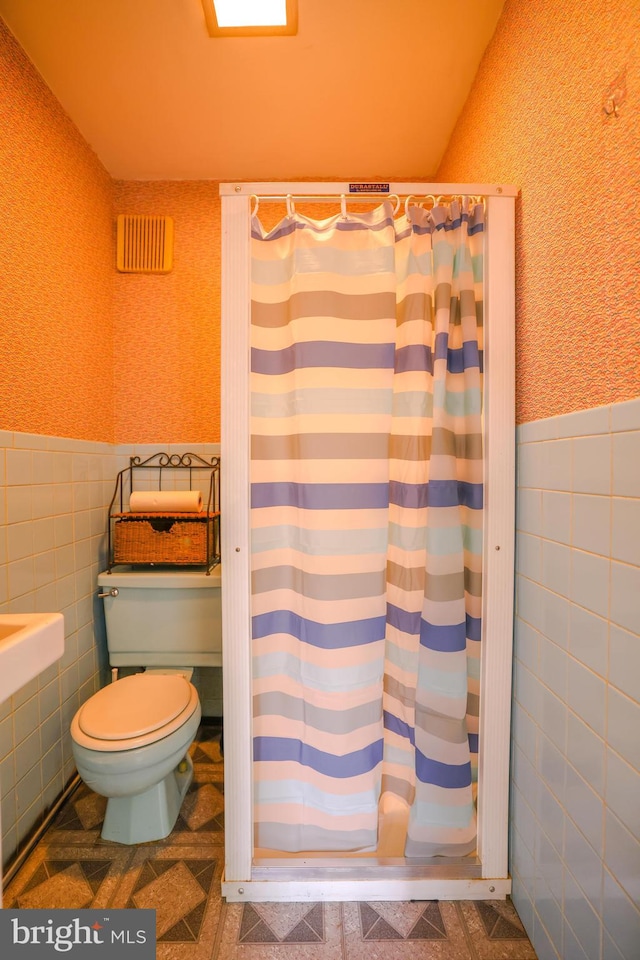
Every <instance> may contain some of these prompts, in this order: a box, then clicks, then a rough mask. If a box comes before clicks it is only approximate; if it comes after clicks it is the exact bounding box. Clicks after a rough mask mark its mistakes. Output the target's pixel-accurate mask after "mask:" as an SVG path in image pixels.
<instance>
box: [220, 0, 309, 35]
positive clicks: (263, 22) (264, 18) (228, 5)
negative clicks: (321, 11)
mask: <svg viewBox="0 0 640 960" xmlns="http://www.w3.org/2000/svg"><path fill="white" fill-rule="evenodd" d="M202 6H203V8H204V15H205V19H206V21H207V29H208V30H209V35H210V36H212V37H278V36H292V35H293V34H296V33H297V32H298V0H202Z"/></svg>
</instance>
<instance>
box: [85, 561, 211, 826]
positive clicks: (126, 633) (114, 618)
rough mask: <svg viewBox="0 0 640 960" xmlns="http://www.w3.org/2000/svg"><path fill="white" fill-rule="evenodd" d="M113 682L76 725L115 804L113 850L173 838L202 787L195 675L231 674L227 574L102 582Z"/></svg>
mask: <svg viewBox="0 0 640 960" xmlns="http://www.w3.org/2000/svg"><path fill="white" fill-rule="evenodd" d="M98 585H99V587H100V596H102V598H103V600H104V612H105V625H106V633H107V648H108V651H109V663H110V665H111V667H112V673H113V675H114V676H117V671H118V670H119V669H120V668H121V667H129V668H131V667H135V668H137V669H140V668H143V669H142V672H137V673H133V674H131V675H128V676H123V677H122V678H121V679H115V680H114V682H112V683H110V684H108V685H107V686H106V687H103V688H102V689H101V690H98V692H97V693H95V694H94V695H93V696H92V697H90V698H89V699H88V700H87V701H86V702H85V703H84V704H83V705H82V706H81V707H80V709H79V710H78V711H77V712H76V714H75V716H74V718H73V720H72V723H71V742H72V749H73V756H74V759H75V762H76V767H77V769H78V773H79V774H80V777H81V778H82V780H83V781H84V782H85V783H86V784H87V786H88V787H90V788H91V789H92V790H93V791H94V792H95V793H98V794H100V795H101V796H104V797H106V798H107V809H106V813H105V818H104V823H103V827H102V837H103V839H105V840H110V841H116V842H118V843H125V844H136V843H146V842H148V841H151V840H160V839H162V838H164V837H166V836H168V835H169V833H171V830H172V829H173V827H174V825H175V822H176V820H177V817H178V813H179V812H180V807H181V804H182V801H183V799H184V796H185V794H186V792H187V790H188V788H189V785H190V783H191V781H192V779H193V764H192V762H191V758H190V756H189V752H188V751H189V747H190V746H191V744H192V743H193V740H194V737H195V735H196V732H197V730H198V726H199V724H200V719H201V706H200V701H199V697H198V692H197V690H196V688H195V687H194V685H193V684H192V683H191V677H192V674H193V669H194V667H219V666H221V664H222V642H221V623H220V568H219V567H216V568H214V570H213V571H212V572H211V574H210V575H207V574H206V573H204V572H200V571H191V570H180V571H173V570H171V571H169V570H151V571H147V570H125V571H122V572H117V571H116V570H114V571H112V572H111V573H103V574H100V576H99V577H98Z"/></svg>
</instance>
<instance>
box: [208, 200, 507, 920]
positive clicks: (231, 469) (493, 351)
mask: <svg viewBox="0 0 640 960" xmlns="http://www.w3.org/2000/svg"><path fill="white" fill-rule="evenodd" d="M349 186H350V185H349V184H348V183H324V182H322V183H309V182H303V183H280V182H275V183H274V182H271V183H223V184H220V197H221V205H222V286H221V293H222V338H221V383H222V391H221V393H222V398H221V459H222V464H223V469H222V471H221V503H222V517H223V527H222V570H223V572H224V576H223V578H222V635H223V642H222V664H223V709H224V742H225V751H224V754H225V756H224V781H225V865H224V875H223V880H222V893H223V896H225V897H226V899H227V900H228V901H236V902H243V901H249V902H251V901H253V902H259V901H322V900H325V901H346V900H359V901H363V900H370V901H375V900H462V899H504V898H505V897H506V896H507V894H508V893H510V891H511V880H510V878H509V873H508V831H509V754H510V729H511V667H512V646H513V586H514V535H515V523H514V509H515V198H516V196H517V194H518V190H517V188H515V187H513V186H506V185H497V184H459V183H390V184H389V190H388V194H389V195H393V194H396V195H397V196H398V197H407V196H413V197H421V196H425V195H429V194H432V195H435V196H439V195H444V196H447V195H453V194H455V195H461V194H462V195H472V196H483V197H484V198H485V205H486V219H487V225H488V230H487V235H486V247H485V278H484V279H485V312H484V323H485V345H484V364H485V381H484V382H485V387H484V396H485V403H484V433H485V522H484V590H483V631H482V635H483V647H482V658H481V678H480V689H481V697H480V743H481V749H480V756H479V776H478V856H477V858H475V859H474V858H459V859H457V858H456V859H455V860H443V859H442V858H430V859H424V860H404V859H393V860H391V859H386V860H385V859H376V858H367V859H364V858H347V857H336V858H326V859H325V858H317V859H316V858H295V859H294V858H286V859H278V860H275V859H272V860H261V861H258V860H254V856H253V809H252V807H253V804H252V797H253V777H252V717H251V703H252V682H251V611H250V598H251V591H250V583H251V579H250V556H251V547H250V500H249V489H250V482H249V466H250V456H249V438H250V416H249V395H250V388H249V373H250V303H251V293H250V290H251V283H250V217H251V206H252V202H253V201H252V199H251V198H252V197H253V196H259V197H264V198H267V197H285V196H288V195H291V196H292V197H294V198H302V197H305V196H308V197H324V196H327V197H334V198H335V197H336V196H338V197H339V196H340V195H342V194H344V195H345V196H346V197H347V198H348V197H349V194H350V190H349ZM351 196H352V198H353V199H357V197H354V195H353V194H352V195H351ZM376 199H379V200H380V202H382V200H383V199H385V195H380V196H379V197H378V198H376Z"/></svg>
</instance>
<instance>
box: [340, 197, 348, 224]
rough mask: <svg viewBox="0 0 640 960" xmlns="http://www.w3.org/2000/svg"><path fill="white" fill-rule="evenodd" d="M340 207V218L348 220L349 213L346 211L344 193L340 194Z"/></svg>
mask: <svg viewBox="0 0 640 960" xmlns="http://www.w3.org/2000/svg"><path fill="white" fill-rule="evenodd" d="M340 209H341V211H342V219H343V220H348V219H349V215H348V213H347V198H346V197H345V195H344V193H341V194H340Z"/></svg>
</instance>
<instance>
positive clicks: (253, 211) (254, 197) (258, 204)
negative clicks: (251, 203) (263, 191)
mask: <svg viewBox="0 0 640 960" xmlns="http://www.w3.org/2000/svg"><path fill="white" fill-rule="evenodd" d="M251 199H252V200H255V202H256V205H255V207H254V208H253V209H252V211H251V216H252V217H257V215H258V208H259V206H260V197H257V196H256V195H255V193H252V194H251Z"/></svg>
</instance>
